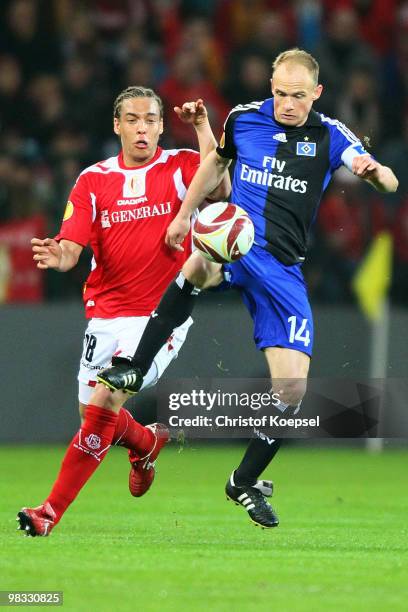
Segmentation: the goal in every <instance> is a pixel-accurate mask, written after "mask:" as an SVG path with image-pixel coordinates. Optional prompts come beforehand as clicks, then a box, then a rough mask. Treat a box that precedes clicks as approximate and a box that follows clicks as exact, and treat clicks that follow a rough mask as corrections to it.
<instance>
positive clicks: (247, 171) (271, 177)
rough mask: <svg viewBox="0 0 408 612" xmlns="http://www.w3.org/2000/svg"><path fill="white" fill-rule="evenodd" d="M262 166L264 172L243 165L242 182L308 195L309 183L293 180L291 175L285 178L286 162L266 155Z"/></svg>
mask: <svg viewBox="0 0 408 612" xmlns="http://www.w3.org/2000/svg"><path fill="white" fill-rule="evenodd" d="M262 166H263V170H258V169H255V168H251V166H248V165H247V164H242V167H241V181H245V182H246V183H255V184H256V185H265V186H267V187H274V188H275V189H283V190H284V191H293V192H294V193H306V191H307V181H301V180H300V179H297V178H293V176H291V175H289V176H284V175H283V174H282V173H283V171H284V168H285V166H286V162H285V161H284V160H282V159H277V158H276V157H269V156H268V155H265V156H264V158H263V162H262Z"/></svg>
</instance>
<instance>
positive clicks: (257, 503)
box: [225, 472, 279, 529]
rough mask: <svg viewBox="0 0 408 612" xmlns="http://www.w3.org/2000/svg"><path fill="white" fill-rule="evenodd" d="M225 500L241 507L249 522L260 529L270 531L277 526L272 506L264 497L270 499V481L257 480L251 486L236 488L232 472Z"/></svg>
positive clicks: (226, 487)
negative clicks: (246, 513)
mask: <svg viewBox="0 0 408 612" xmlns="http://www.w3.org/2000/svg"><path fill="white" fill-rule="evenodd" d="M225 493H226V495H227V499H230V500H231V501H233V502H235V504H236V505H237V506H238V505H239V506H242V507H243V508H245V510H246V511H247V512H248V514H249V518H250V519H251V521H253V522H254V523H255V525H259V526H260V527H262V529H270V528H271V527H277V526H278V525H279V519H278V517H277V516H276V514H275V512H274V510H273V508H272V506H271V505H270V504H268V502H267V501H266V499H265V497H271V496H272V493H273V484H272V482H271V481H270V480H258V482H257V483H256V484H255V485H253V486H245V487H237V486H235V483H234V472H232V474H231V476H230V478H229V480H228V482H227V484H226V486H225Z"/></svg>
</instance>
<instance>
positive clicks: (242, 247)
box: [193, 202, 254, 263]
mask: <svg viewBox="0 0 408 612" xmlns="http://www.w3.org/2000/svg"><path fill="white" fill-rule="evenodd" d="M193 243H194V245H195V246H196V247H197V249H198V250H199V251H200V253H201V255H203V256H204V257H206V258H207V259H209V260H210V261H214V262H216V263H231V262H233V261H237V260H238V259H240V258H241V257H243V256H244V255H246V254H247V253H248V251H249V249H250V248H251V247H252V245H253V243H254V224H253V223H252V221H251V219H250V218H249V216H248V214H247V213H246V212H245V210H244V209H243V208H240V206H237V205H236V204H230V203H228V202H215V204H209V205H208V206H206V207H205V208H204V209H203V210H202V211H200V214H199V215H198V217H197V220H196V222H195V224H194V226H193Z"/></svg>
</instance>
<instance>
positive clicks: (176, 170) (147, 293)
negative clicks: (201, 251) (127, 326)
mask: <svg viewBox="0 0 408 612" xmlns="http://www.w3.org/2000/svg"><path fill="white" fill-rule="evenodd" d="M199 162H200V156H199V154H198V153H196V152H195V151H191V150H188V149H174V150H173V149H171V150H163V149H161V148H160V147H158V149H157V151H156V154H155V156H154V157H153V159H151V160H150V161H149V162H148V163H147V164H145V165H143V166H137V167H136V168H128V167H126V166H125V165H124V162H123V155H122V153H120V154H119V155H118V156H116V157H110V158H109V159H107V160H105V161H103V162H99V163H97V164H95V165H93V166H90V167H89V168H87V169H86V170H84V171H83V172H82V173H81V174H80V176H79V178H78V180H77V182H76V184H75V186H74V188H73V190H72V191H71V194H70V196H69V201H68V204H67V208H66V210H65V215H64V220H63V223H62V226H61V230H60V233H59V234H58V236H57V237H56V239H57V240H62V239H66V240H72V241H73V242H77V243H78V244H81V245H83V246H86V245H87V244H90V246H91V248H92V250H93V254H94V257H93V260H92V271H91V273H90V275H89V277H88V279H87V281H86V283H85V288H84V303H85V312H86V316H87V317H88V318H91V317H100V318H113V317H128V316H145V315H150V313H151V311H152V310H153V309H154V308H155V307H156V306H157V304H158V303H159V301H160V298H161V296H162V294H163V293H164V291H165V289H166V287H167V285H168V284H169V283H170V282H171V280H172V279H173V278H174V276H175V275H176V274H177V272H178V271H179V270H180V269H181V268H182V266H183V263H184V262H185V260H186V259H187V257H188V256H189V255H190V253H191V234H188V235H187V237H186V239H185V241H184V243H183V246H184V252H179V251H175V250H174V249H171V248H169V247H167V246H166V244H165V242H164V239H165V235H166V230H167V227H168V225H169V224H170V222H171V221H172V220H173V219H174V217H175V216H176V214H177V212H178V211H179V209H180V205H181V202H182V200H183V198H184V196H185V193H186V190H187V187H188V186H189V184H190V183H191V181H192V178H193V176H194V174H195V172H196V170H197V168H198V166H199Z"/></svg>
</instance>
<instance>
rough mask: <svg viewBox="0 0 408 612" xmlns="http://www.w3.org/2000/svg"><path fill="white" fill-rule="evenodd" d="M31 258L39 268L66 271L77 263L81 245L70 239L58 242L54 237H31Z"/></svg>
mask: <svg viewBox="0 0 408 612" xmlns="http://www.w3.org/2000/svg"><path fill="white" fill-rule="evenodd" d="M31 245H32V249H33V253H34V255H33V259H34V261H36V262H37V268H40V270H48V269H53V270H57V272H67V271H68V270H71V268H73V267H74V266H76V264H77V263H78V259H79V256H80V254H81V252H82V249H83V247H82V246H81V245H80V244H77V243H76V242H72V241H71V240H61V241H60V242H58V241H57V240H54V238H44V239H41V238H32V240H31Z"/></svg>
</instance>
